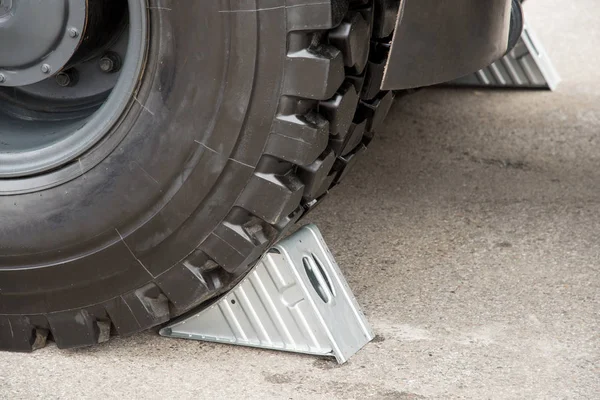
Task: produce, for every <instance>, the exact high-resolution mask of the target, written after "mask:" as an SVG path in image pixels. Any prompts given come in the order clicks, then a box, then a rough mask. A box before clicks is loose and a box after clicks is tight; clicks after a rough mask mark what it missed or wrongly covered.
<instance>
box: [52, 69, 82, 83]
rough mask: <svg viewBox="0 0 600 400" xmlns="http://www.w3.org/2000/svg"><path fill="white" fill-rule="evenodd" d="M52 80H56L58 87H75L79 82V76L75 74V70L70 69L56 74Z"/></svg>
mask: <svg viewBox="0 0 600 400" xmlns="http://www.w3.org/2000/svg"><path fill="white" fill-rule="evenodd" d="M54 79H55V80H56V83H57V84H58V86H61V87H69V86H75V85H76V84H77V82H78V81H79V74H78V73H77V70H76V69H74V68H71V69H68V70H66V71H61V72H59V73H58V74H56V77H55V78H54Z"/></svg>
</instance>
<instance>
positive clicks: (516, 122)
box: [0, 0, 600, 399]
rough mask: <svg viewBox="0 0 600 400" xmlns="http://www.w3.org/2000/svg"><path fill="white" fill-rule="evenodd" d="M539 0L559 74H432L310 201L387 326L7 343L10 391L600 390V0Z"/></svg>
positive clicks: (266, 394)
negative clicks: (302, 348)
mask: <svg viewBox="0 0 600 400" xmlns="http://www.w3.org/2000/svg"><path fill="white" fill-rule="evenodd" d="M597 5H598V4H597V0H571V1H568V2H565V1H559V0H545V1H541V0H538V1H530V2H528V4H527V7H528V11H529V12H530V13H529V16H530V20H531V21H532V23H533V26H534V27H536V30H537V32H538V33H539V36H540V37H541V38H542V39H543V41H544V44H545V46H546V47H547V50H548V51H549V53H550V54H551V56H552V58H553V60H554V62H555V64H556V66H557V68H558V70H559V72H560V73H561V75H562V77H563V78H564V82H563V83H562V84H561V86H560V88H559V90H558V92H556V93H545V92H532V91H529V92H528V91H525V92H518V91H478V90H471V89H467V90H452V89H436V88H434V89H428V90H423V91H421V92H419V93H417V94H416V95H413V96H411V97H407V98H403V99H401V100H400V101H398V102H397V104H396V105H395V107H394V109H393V110H392V112H391V115H390V118H389V120H388V122H387V126H386V127H385V129H384V130H383V132H380V134H379V136H378V138H377V139H376V140H375V142H374V143H373V146H372V148H371V150H370V151H369V153H368V157H365V158H364V159H363V160H362V161H361V165H360V166H359V167H360V168H358V169H357V170H355V171H354V172H353V174H352V175H351V176H350V177H349V178H348V180H347V181H346V182H345V185H344V186H343V187H341V188H340V189H339V190H337V191H336V192H335V193H334V194H333V195H332V196H331V197H330V198H329V200H328V201H327V202H326V203H325V204H324V205H323V206H322V207H320V208H319V209H318V210H317V211H315V212H314V214H312V215H311V217H310V219H311V221H312V222H315V223H317V224H318V225H319V226H320V228H321V229H322V231H323V234H324V235H325V237H326V239H327V240H328V243H329V245H330V247H331V249H332V250H333V252H334V254H335V255H336V256H337V259H338V262H339V264H340V265H341V267H342V269H343V270H344V271H345V273H346V275H347V279H348V281H349V283H350V285H351V287H352V288H353V290H354V291H355V294H356V296H357V298H358V300H359V302H360V303H361V304H362V306H363V308H364V310H365V313H366V314H367V316H368V319H369V320H370V322H371V324H372V325H373V327H374V329H375V331H376V333H377V334H378V335H379V337H378V340H377V341H376V342H374V343H371V344H369V345H368V346H367V347H366V348H365V349H364V350H362V351H361V352H360V353H358V354H357V355H356V356H355V357H354V358H352V359H351V361H350V362H349V363H348V364H346V365H344V366H341V367H339V366H337V365H336V364H335V363H334V362H332V361H327V360H323V359H316V358H313V357H310V356H301V355H293V354H279V353H275V352H268V351H259V350H254V349H247V348H239V347H229V346H224V345H216V344H206V343H199V342H192V341H184V340H168V339H163V338H159V337H157V336H156V335H155V334H153V333H146V334H141V335H138V336H135V337H132V338H128V339H116V340H112V341H111V342H110V343H108V344H106V345H103V346H99V347H97V348H93V349H87V350H79V351H58V350H57V349H56V348H54V347H52V346H51V347H49V348H46V349H44V350H42V351H38V352H36V353H34V354H31V355H18V354H6V353H3V354H0V397H2V398H10V399H14V398H28V399H29V398H45V399H53V398H148V399H155V398H156V399H159V398H165V397H171V398H199V399H203V398H207V399H208V398H218V399H221V398H251V399H271V398H291V399H321V398H322V399H342V398H343V399H366V398H372V399H446V398H468V399H487V398H490V399H598V398H600V245H599V240H600V68H598V65H600V62H599V61H600V60H599V57H598V48H600V31H599V28H598V21H600V9H599V8H598V7H597Z"/></svg>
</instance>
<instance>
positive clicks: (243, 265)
mask: <svg viewBox="0 0 600 400" xmlns="http://www.w3.org/2000/svg"><path fill="white" fill-rule="evenodd" d="M148 2H149V4H148V13H149V14H148V15H149V19H150V28H151V29H150V30H151V38H150V41H149V50H148V59H147V66H146V69H145V72H144V75H143V78H142V79H141V81H140V86H139V90H138V91H137V93H136V94H135V96H134V99H133V100H132V102H131V104H130V107H129V110H128V111H127V113H126V115H124V116H123V117H122V119H121V121H120V123H119V124H118V125H117V126H115V127H114V128H113V130H112V131H111V133H110V134H109V135H108V136H107V137H106V139H105V140H104V141H103V142H102V143H101V144H99V145H98V146H107V145H110V146H113V148H114V150H113V151H112V152H111V153H110V154H109V155H108V156H106V157H104V158H102V159H98V157H99V155H98V154H97V153H96V152H95V151H96V148H94V149H92V150H91V151H89V152H88V153H87V154H86V155H85V156H83V157H81V158H80V159H79V160H78V162H77V163H76V165H73V166H72V167H73V168H81V170H82V171H85V173H84V174H82V175H81V176H79V177H77V178H75V179H72V180H70V181H68V182H67V183H63V184H61V185H58V186H52V185H48V187H47V188H45V189H43V190H41V189H40V190H36V191H30V192H27V191H24V192H22V193H11V194H10V195H8V194H6V193H5V194H4V195H3V194H2V187H3V186H2V185H3V184H4V183H6V182H4V183H3V182H2V181H1V180H0V349H5V350H12V351H31V350H34V349H36V348H40V347H43V346H44V345H45V343H46V340H47V339H51V340H54V341H55V342H56V344H57V345H58V347H60V348H73V347H81V346H89V345H94V344H97V343H100V342H103V341H106V340H108V339H109V337H110V336H111V335H115V334H118V335H130V334H133V333H135V332H139V331H142V330H145V329H148V328H150V327H154V326H156V325H159V324H162V323H164V322H166V321H168V320H170V319H171V318H173V317H175V316H178V315H181V314H182V313H184V312H186V311H188V310H190V309H191V308H193V307H196V306H198V305H199V304H201V303H202V302H204V301H206V300H207V299H210V298H212V297H214V296H216V295H218V294H219V293H222V292H224V291H226V290H227V289H229V288H230V287H231V285H232V284H234V283H235V282H236V281H238V280H239V279H240V278H241V277H242V276H243V275H244V274H245V272H247V270H248V269H249V268H250V266H251V265H252V263H253V262H255V261H256V260H257V258H258V257H259V256H260V255H261V253H262V252H263V251H264V250H265V249H266V248H267V247H268V246H269V245H270V244H271V243H273V242H274V241H275V240H276V239H277V238H278V237H280V236H281V235H283V234H284V233H285V232H286V230H287V229H288V228H289V227H290V226H292V225H293V224H294V223H295V222H296V221H297V220H298V219H299V218H301V217H302V216H303V215H304V214H305V213H306V212H307V211H309V210H310V209H312V208H313V207H314V206H315V205H316V204H317V203H318V202H319V201H320V200H321V199H322V198H323V196H324V195H325V194H326V193H327V192H328V190H329V189H331V188H332V187H334V186H335V185H337V184H338V183H339V182H340V181H341V180H342V179H343V178H344V176H345V175H346V173H347V171H348V168H349V167H351V166H352V165H353V164H354V163H355V161H356V158H357V157H358V156H359V155H360V154H361V153H363V152H364V150H365V146H366V144H368V142H369V141H370V139H371V138H372V132H373V131H374V130H376V129H377V128H378V126H380V124H381V122H382V120H383V118H384V117H385V115H386V114H387V111H388V110H389V107H390V105H391V103H392V99H393V94H392V93H391V92H379V90H378V88H379V83H380V80H381V76H382V72H383V65H384V61H385V56H386V51H387V50H386V49H387V47H386V45H385V44H378V43H375V42H372V43H370V40H371V39H372V38H371V32H372V27H373V26H374V21H373V16H374V15H376V16H377V15H379V16H383V17H380V18H392V19H393V18H395V16H394V15H392V14H393V13H390V12H389V10H388V12H377V9H375V10H374V8H376V7H378V4H383V3H385V4H388V3H390V2H389V1H379V0H377V1H376V2H375V5H373V4H372V1H371V0H352V1H350V0H302V1H301V4H302V6H300V3H298V5H294V3H295V1H290V0H273V1H271V2H269V7H268V8H264V9H261V10H259V11H256V7H257V4H258V3H259V2H257V1H254V0H232V1H229V2H222V1H216V0H215V1H212V0H211V1H208V0H202V1H201V0H193V1H189V2H186V6H185V7H182V6H181V5H180V3H179V2H175V1H173V0H148ZM225 4H230V6H231V8H230V9H221V8H220V7H222V6H223V5H225ZM260 4H261V5H262V4H264V2H260ZM388 8H389V7H388ZM390 24H392V25H393V21H377V26H389V25H390ZM373 40H375V39H373ZM369 48H371V55H370V56H369ZM368 57H369V58H368ZM35 179H37V180H38V181H39V180H40V179H42V180H43V179H44V177H39V176H38V177H36V178H35ZM49 182H50V181H49ZM14 183H15V182H11V184H14Z"/></svg>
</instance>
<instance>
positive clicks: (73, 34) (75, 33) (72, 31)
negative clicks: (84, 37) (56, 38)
mask: <svg viewBox="0 0 600 400" xmlns="http://www.w3.org/2000/svg"><path fill="white" fill-rule="evenodd" d="M69 36H70V37H72V38H73V39H75V38H77V37H79V31H78V30H77V28H69Z"/></svg>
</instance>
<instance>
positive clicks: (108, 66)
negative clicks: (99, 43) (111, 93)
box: [100, 51, 121, 74]
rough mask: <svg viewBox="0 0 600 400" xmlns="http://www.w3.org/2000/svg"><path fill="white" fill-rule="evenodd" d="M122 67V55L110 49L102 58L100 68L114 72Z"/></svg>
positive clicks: (103, 70) (107, 72)
mask: <svg viewBox="0 0 600 400" xmlns="http://www.w3.org/2000/svg"><path fill="white" fill-rule="evenodd" d="M120 69H121V57H119V55H118V54H117V53H115V52H112V51H109V52H108V53H106V54H104V55H103V56H102V58H101V59H100V70H101V71H102V72H104V73H105V74H112V73H114V72H118V71H119V70H120Z"/></svg>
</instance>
